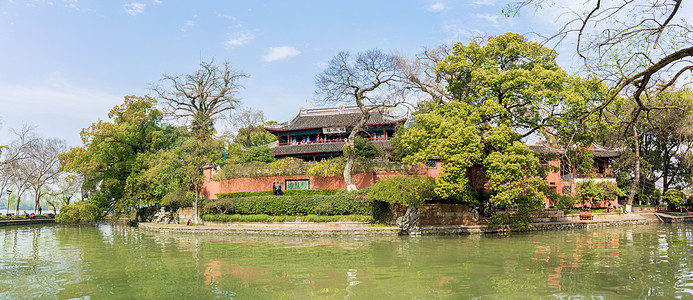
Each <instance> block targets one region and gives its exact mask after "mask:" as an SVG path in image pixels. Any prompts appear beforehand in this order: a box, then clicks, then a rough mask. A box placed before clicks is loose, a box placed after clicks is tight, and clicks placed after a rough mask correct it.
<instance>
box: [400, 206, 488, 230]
mask: <svg viewBox="0 0 693 300" xmlns="http://www.w3.org/2000/svg"><path fill="white" fill-rule="evenodd" d="M406 211H407V207H406V206H403V205H394V206H393V208H392V212H393V214H392V217H391V218H390V220H389V221H388V224H395V220H397V218H398V217H401V216H404V213H405V212H406ZM477 221H478V220H477V218H476V216H475V214H474V213H473V212H470V211H469V206H467V205H463V204H424V205H422V206H421V207H420V208H419V222H418V225H419V226H432V225H466V226H470V225H477V224H478V223H477Z"/></svg>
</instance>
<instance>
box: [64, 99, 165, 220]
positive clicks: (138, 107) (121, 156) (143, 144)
mask: <svg viewBox="0 0 693 300" xmlns="http://www.w3.org/2000/svg"><path fill="white" fill-rule="evenodd" d="M155 104H156V101H155V100H154V99H153V98H151V97H148V96H144V97H135V96H126V97H125V101H124V103H123V104H122V105H120V106H116V107H115V108H113V110H111V112H110V113H109V114H108V116H109V118H111V119H112V121H111V122H106V121H98V122H96V123H93V124H92V125H91V126H89V127H88V128H85V129H84V130H82V134H81V135H82V141H83V143H84V145H83V146H81V147H75V148H72V149H71V150H70V151H68V152H65V153H63V154H61V155H60V160H61V165H62V168H63V169H64V170H65V171H68V172H76V173H80V174H82V175H83V176H84V178H85V181H84V183H83V187H84V188H85V189H86V190H90V191H91V192H89V193H88V195H87V196H88V197H89V199H91V200H93V201H97V202H96V203H98V205H99V206H100V207H101V208H102V209H108V210H112V211H114V212H116V213H120V212H128V211H132V210H134V209H135V208H136V207H137V206H139V205H144V204H149V203H152V202H153V201H155V199H152V198H149V197H145V196H142V195H141V193H143V192H141V190H144V189H147V188H148V187H147V186H145V185H142V184H135V182H136V178H138V177H139V176H141V173H142V172H144V171H145V170H146V169H147V167H148V165H147V162H148V161H149V160H150V159H151V158H152V157H153V156H154V154H155V153H156V152H157V151H159V150H161V149H163V148H165V147H167V146H168V145H169V144H170V140H169V139H168V138H169V137H167V136H166V132H165V130H163V129H162V123H161V122H162V117H163V114H162V113H161V112H160V111H159V110H157V109H156V108H154V105H155ZM133 189H140V191H139V192H138V191H135V190H133ZM135 195H140V196H135Z"/></svg>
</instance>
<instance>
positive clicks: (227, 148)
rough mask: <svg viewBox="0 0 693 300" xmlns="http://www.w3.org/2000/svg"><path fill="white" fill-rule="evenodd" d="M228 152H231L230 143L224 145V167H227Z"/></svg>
mask: <svg viewBox="0 0 693 300" xmlns="http://www.w3.org/2000/svg"><path fill="white" fill-rule="evenodd" d="M226 150H229V144H228V143H224V167H226Z"/></svg>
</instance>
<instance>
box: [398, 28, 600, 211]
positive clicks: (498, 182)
mask: <svg viewBox="0 0 693 300" xmlns="http://www.w3.org/2000/svg"><path fill="white" fill-rule="evenodd" d="M555 58H556V54H555V52H554V51H553V50H550V49H547V48H544V47H542V46H541V45H539V44H537V43H533V42H530V41H528V40H527V39H526V38H524V37H523V36H521V35H518V34H513V33H507V34H504V35H501V36H496V37H490V38H488V40H487V41H486V43H485V44H480V43H478V42H471V43H470V44H469V45H464V44H461V43H457V44H455V45H454V46H453V50H452V54H451V55H449V56H447V57H446V58H445V59H444V60H442V62H440V63H439V64H438V68H437V69H436V74H437V76H438V80H440V81H445V86H446V87H447V89H448V92H449V93H450V95H451V99H452V100H451V102H450V103H447V104H433V105H432V107H433V108H432V109H431V105H429V106H428V107H427V108H426V110H427V111H426V112H423V113H419V114H416V115H415V117H414V119H413V122H411V123H410V124H409V125H408V127H407V128H406V129H405V131H404V132H402V133H400V135H399V137H398V138H397V139H398V141H397V144H399V145H400V146H401V147H402V148H403V150H404V151H405V153H407V154H408V156H407V157H406V158H405V160H407V161H410V162H415V163H423V162H424V161H425V160H427V159H429V158H432V157H438V158H439V159H441V160H442V161H443V163H444V170H443V172H442V173H441V175H440V177H439V179H438V182H437V187H436V193H437V194H438V195H439V196H441V197H443V198H457V199H459V200H460V201H463V202H475V201H476V196H475V193H476V192H479V191H483V190H489V191H491V192H492V195H491V198H490V201H491V202H493V203H495V204H502V205H507V204H514V203H518V201H519V200H520V198H523V199H522V200H523V201H525V202H526V200H530V201H529V202H528V203H535V204H536V203H539V202H540V201H543V199H544V198H545V197H546V196H547V195H546V188H545V187H546V182H545V180H544V179H543V176H544V171H543V169H542V168H540V167H539V158H538V157H537V156H536V155H535V154H534V152H533V151H531V150H530V149H529V146H527V145H526V144H525V143H524V142H523V141H522V138H523V137H526V136H529V135H532V134H538V133H547V132H548V133H551V135H552V136H553V135H556V134H560V133H561V132H562V131H565V126H566V123H565V122H566V121H565V119H567V118H569V117H571V116H573V114H574V113H575V112H576V111H584V110H585V109H587V108H588V107H589V106H590V105H592V104H590V102H591V101H595V102H596V101H598V100H599V99H598V93H596V92H594V91H592V90H590V88H592V89H594V88H595V87H598V86H599V85H598V84H597V83H594V82H593V80H591V79H587V80H582V79H579V78H573V77H571V76H568V75H567V74H566V72H565V71H563V70H562V69H561V68H560V67H558V65H557V64H556V61H555ZM572 128H576V126H573V127H572ZM564 134H566V135H567V132H566V133H564ZM572 135H575V132H572ZM470 172H471V173H470ZM474 172H477V173H478V174H477V173H474ZM480 174H483V177H484V178H486V181H485V182H481V183H478V182H477V183H472V182H470V180H469V178H470V177H473V178H477V177H479V175H480ZM479 185H482V187H480V186H479ZM475 186H476V191H475Z"/></svg>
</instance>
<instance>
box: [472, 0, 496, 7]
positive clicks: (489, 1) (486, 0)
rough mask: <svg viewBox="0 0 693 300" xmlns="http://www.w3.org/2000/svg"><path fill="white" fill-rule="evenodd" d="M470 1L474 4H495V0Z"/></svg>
mask: <svg viewBox="0 0 693 300" xmlns="http://www.w3.org/2000/svg"><path fill="white" fill-rule="evenodd" d="M472 3H473V4H476V5H486V6H494V5H496V0H475V1H473V2H472Z"/></svg>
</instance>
